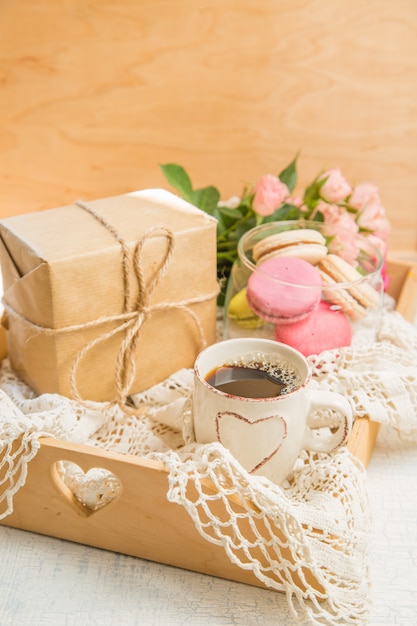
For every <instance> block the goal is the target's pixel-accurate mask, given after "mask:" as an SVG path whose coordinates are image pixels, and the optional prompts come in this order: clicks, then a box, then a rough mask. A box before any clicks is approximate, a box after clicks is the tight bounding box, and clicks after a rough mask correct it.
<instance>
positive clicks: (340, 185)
mask: <svg viewBox="0 0 417 626" xmlns="http://www.w3.org/2000/svg"><path fill="white" fill-rule="evenodd" d="M323 178H326V179H327V180H326V182H325V183H324V185H323V186H322V188H321V189H320V196H321V197H322V198H323V199H324V200H326V201H327V202H341V201H342V200H346V198H347V197H348V196H349V195H350V194H351V193H352V188H351V186H350V185H349V183H348V182H347V180H346V179H345V177H344V176H343V174H342V172H341V171H340V169H338V168H333V169H330V170H327V171H326V172H324V174H322V175H321V176H320V178H319V181H320V180H323Z"/></svg>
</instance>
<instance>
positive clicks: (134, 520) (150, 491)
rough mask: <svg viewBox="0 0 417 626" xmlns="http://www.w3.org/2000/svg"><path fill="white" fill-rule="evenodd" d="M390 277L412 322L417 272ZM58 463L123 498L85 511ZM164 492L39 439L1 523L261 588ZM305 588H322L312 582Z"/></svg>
mask: <svg viewBox="0 0 417 626" xmlns="http://www.w3.org/2000/svg"><path fill="white" fill-rule="evenodd" d="M389 272H390V276H391V292H392V293H393V295H394V296H395V297H396V299H397V309H398V310H399V311H400V312H401V313H402V314H403V315H404V316H405V317H406V318H407V319H409V320H413V319H414V317H415V315H416V309H417V266H416V265H414V264H412V263H406V262H404V261H392V263H391V262H390V266H389ZM0 348H1V346H0ZM3 351H4V347H3ZM378 430H379V425H378V424H376V423H374V422H371V421H370V420H368V419H357V420H356V421H355V424H354V427H353V432H352V435H351V438H350V442H349V449H350V450H351V451H352V453H354V454H355V455H356V456H357V457H358V458H359V459H361V460H362V462H363V463H364V464H365V466H366V465H367V464H368V463H369V460H370V458H371V455H372V450H373V447H374V444H375V441H376V438H377V435H378ZM62 460H67V461H70V462H72V463H76V464H77V465H78V466H79V467H80V468H81V469H82V470H83V471H84V472H87V471H88V470H89V469H92V468H97V467H100V468H104V469H106V470H108V471H110V472H111V473H113V474H114V475H115V476H117V478H118V479H119V481H120V483H121V485H122V489H121V493H120V494H119V495H118V496H117V497H116V498H115V499H114V500H113V501H112V502H110V503H109V504H107V505H106V506H104V507H103V508H101V509H98V510H96V511H91V509H87V508H85V507H83V506H82V505H80V503H79V502H78V501H77V500H76V498H75V497H74V495H73V494H72V492H70V490H69V489H68V488H67V487H66V486H65V485H64V484H63V483H62V481H61V480H60V478H59V475H58V473H57V470H56V464H57V463H58V462H59V461H62ZM167 487H168V483H167V471H166V469H165V467H164V465H163V464H162V463H159V462H156V461H151V460H147V459H144V458H138V457H134V456H130V455H122V454H118V453H113V452H107V451H104V450H101V449H96V448H92V447H88V446H83V445H75V444H69V443H67V442H63V441H58V440H54V439H47V438H43V439H41V448H40V450H39V452H38V454H37V455H36V457H35V458H34V459H33V460H32V461H31V462H30V464H29V467H28V475H27V479H26V483H25V485H24V486H23V487H22V488H21V489H20V490H19V491H18V492H17V494H16V495H15V497H14V512H13V513H12V514H11V515H10V516H8V517H7V518H6V519H4V520H3V521H2V523H3V524H4V525H7V526H12V527H15V528H20V529H24V530H29V531H32V532H36V533H40V534H45V535H50V536H53V537H58V538H61V539H67V540H70V541H74V542H78V543H83V544H87V545H91V546H95V547H98V548H104V549H106V550H112V551H115V552H120V553H123V554H129V555H132V556H137V557H141V558H144V559H149V560H152V561H158V562H160V563H165V564H169V565H174V566H176V567H181V568H184V569H189V570H193V571H197V572H201V573H205V574H210V575H213V576H218V577H221V578H227V579H230V580H235V581H238V582H243V583H247V584H251V585H256V586H261V587H262V586H263V584H262V583H261V582H260V581H259V580H258V579H257V578H256V577H255V576H254V575H253V574H252V572H251V571H249V570H243V569H241V568H240V567H238V566H237V565H234V564H233V563H232V562H231V561H230V560H229V558H228V557H227V555H226V553H225V552H224V550H223V548H222V547H219V546H216V545H214V544H212V543H209V542H208V541H206V540H205V539H204V538H203V537H201V536H200V535H199V533H198V532H197V530H196V529H195V527H194V524H193V522H192V520H191V518H190V517H189V516H188V514H187V513H186V512H185V510H184V509H183V508H182V507H180V506H178V505H176V504H172V503H170V502H168V501H167V499H166V493H167ZM283 556H288V555H285V554H283ZM260 558H262V557H261V556H260ZM307 575H308V576H309V573H308V572H307ZM277 582H282V581H279V580H277ZM296 583H297V584H298V583H299V581H297V580H296ZM310 583H311V584H313V585H314V586H315V587H316V588H318V589H320V586H319V585H318V583H317V580H316V579H315V578H314V576H313V575H310ZM299 586H301V583H300V584H299Z"/></svg>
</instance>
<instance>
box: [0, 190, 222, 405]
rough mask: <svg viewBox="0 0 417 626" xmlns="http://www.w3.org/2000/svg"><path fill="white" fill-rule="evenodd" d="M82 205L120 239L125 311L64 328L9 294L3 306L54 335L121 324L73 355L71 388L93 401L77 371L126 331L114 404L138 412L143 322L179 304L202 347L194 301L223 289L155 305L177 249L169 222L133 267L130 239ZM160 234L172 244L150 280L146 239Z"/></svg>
mask: <svg viewBox="0 0 417 626" xmlns="http://www.w3.org/2000/svg"><path fill="white" fill-rule="evenodd" d="M75 204H76V205H77V206H78V207H80V208H81V209H83V210H85V211H87V212H88V213H89V214H90V215H91V216H92V217H93V218H94V219H96V220H97V221H98V222H99V223H100V224H102V225H103V227H104V228H106V230H108V231H109V232H110V233H111V234H112V235H113V236H114V238H115V239H116V240H117V241H118V243H119V245H120V247H121V251H122V273H123V294H124V305H123V313H121V314H117V315H108V316H102V317H100V318H97V319H95V320H91V321H89V322H86V323H83V324H72V325H69V326H65V327H62V328H58V329H55V328H47V327H44V326H40V325H38V324H35V323H33V322H31V321H30V320H28V319H27V318H26V317H25V316H23V315H21V314H20V313H18V312H17V311H16V310H15V309H14V308H13V307H11V306H10V305H9V304H8V303H7V300H6V295H7V294H5V295H4V297H3V302H4V308H5V311H6V312H7V314H8V315H9V316H10V317H11V318H15V319H18V320H19V321H20V322H21V323H23V324H24V325H25V326H26V327H28V328H29V329H30V330H31V331H32V332H35V333H39V334H43V335H47V336H51V335H65V334H70V333H74V332H77V331H83V330H89V329H93V328H97V327H100V326H103V325H105V324H109V323H113V324H116V325H115V326H114V328H112V329H111V330H109V331H107V332H103V333H101V334H99V335H98V336H97V337H95V338H94V339H92V340H91V341H89V342H88V343H87V344H86V345H85V346H84V347H83V348H82V349H81V350H79V352H78V353H77V355H76V356H75V358H74V361H73V363H72V366H71V370H70V389H71V396H72V397H73V399H75V400H77V401H78V402H80V403H82V404H84V405H86V404H87V405H88V404H89V403H88V401H86V400H84V399H83V398H82V397H81V395H80V393H79V390H78V385H77V373H78V369H79V367H80V363H81V361H83V360H84V359H85V357H86V356H87V355H88V354H89V353H90V352H91V351H92V350H93V349H95V348H96V347H97V346H99V345H101V344H103V343H105V342H107V341H109V340H110V339H111V338H112V337H114V336H116V335H117V334H118V333H122V334H123V338H122V339H121V341H120V345H119V349H118V352H117V356H116V361H115V372H114V382H115V397H114V400H112V401H111V402H110V403H108V404H109V405H117V406H119V407H120V408H121V409H122V410H123V412H128V413H135V412H137V409H136V410H135V409H134V408H131V407H129V406H128V405H127V404H126V401H127V397H128V395H129V391H130V389H131V387H132V385H133V383H134V380H135V377H136V371H137V364H136V355H137V345H138V342H139V336H140V332H141V329H142V326H143V324H144V322H145V321H146V319H147V318H148V317H149V316H150V315H152V314H153V313H154V312H156V311H169V310H179V311H183V312H184V313H185V314H186V315H187V316H188V317H189V318H190V319H191V320H192V322H193V323H194V326H195V328H196V330H197V334H198V339H199V344H200V348H203V347H204V346H205V345H206V343H207V341H206V338H205V334H204V328H203V326H202V324H201V321H200V319H199V317H198V316H197V314H196V313H195V311H193V310H192V308H191V306H192V305H194V304H198V303H202V302H205V301H208V300H210V299H212V298H215V297H216V296H217V295H218V289H216V290H215V291H214V292H213V293H209V294H204V295H201V296H197V297H194V298H188V299H186V300H182V301H179V302H174V303H170V302H161V303H156V304H153V305H150V299H151V296H152V293H153V291H154V290H155V288H156V287H157V285H158V284H159V282H160V280H161V278H162V277H163V275H164V274H165V273H166V270H167V268H168V266H169V263H170V262H171V259H172V255H173V251H174V244H175V240H174V235H173V233H172V232H171V231H170V230H168V229H167V228H165V227H161V226H154V227H151V228H149V229H148V230H147V231H146V232H145V234H144V235H143V236H142V237H141V238H140V239H139V241H138V242H137V243H136V245H135V247H134V250H133V259H132V265H133V272H131V270H130V267H131V263H130V262H131V254H130V251H129V247H128V245H127V243H126V241H125V240H124V239H123V238H122V237H121V236H120V234H119V233H118V232H117V230H116V229H115V228H114V227H113V226H112V225H111V224H110V223H109V222H108V221H107V220H106V219H105V218H104V217H103V216H102V215H100V214H99V213H97V212H96V211H94V210H93V209H92V208H91V207H90V206H89V205H87V204H86V203H84V202H81V201H77V202H76V203H75ZM155 236H162V237H165V238H166V241H167V245H166V249H165V252H164V255H163V257H162V259H161V261H160V264H159V267H158V268H157V270H156V271H155V272H154V275H153V277H152V279H151V280H150V281H149V282H148V284H146V281H145V276H144V271H143V250H144V246H145V244H146V241H147V240H148V239H149V238H151V237H155ZM133 278H134V280H135V281H136V284H137V287H138V296H137V299H136V302H135V303H134V305H133V310H129V306H130V301H131V299H132V290H133V287H132V279H133Z"/></svg>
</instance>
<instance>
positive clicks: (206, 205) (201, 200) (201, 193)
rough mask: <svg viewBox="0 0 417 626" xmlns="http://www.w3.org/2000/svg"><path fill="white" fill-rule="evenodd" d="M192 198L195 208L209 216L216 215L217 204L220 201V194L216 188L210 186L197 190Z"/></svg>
mask: <svg viewBox="0 0 417 626" xmlns="http://www.w3.org/2000/svg"><path fill="white" fill-rule="evenodd" d="M192 198H193V199H192V200H191V202H192V203H193V204H195V206H197V207H199V208H200V209H201V210H202V211H205V212H206V213H208V214H209V215H214V212H215V210H216V208H217V203H218V201H219V200H220V193H219V191H218V189H216V187H213V186H212V185H208V186H207V187H203V188H202V189H195V190H194V191H193V195H192Z"/></svg>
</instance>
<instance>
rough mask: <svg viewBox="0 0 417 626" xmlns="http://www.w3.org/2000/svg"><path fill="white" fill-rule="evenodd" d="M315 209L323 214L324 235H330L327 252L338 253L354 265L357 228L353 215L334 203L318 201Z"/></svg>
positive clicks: (356, 251) (356, 252) (356, 250)
mask: <svg viewBox="0 0 417 626" xmlns="http://www.w3.org/2000/svg"><path fill="white" fill-rule="evenodd" d="M317 210H318V211H320V213H322V214H323V216H324V232H325V235H326V237H331V240H330V242H329V245H328V249H329V252H331V253H333V254H338V255H339V256H341V257H342V258H343V259H345V261H347V262H348V263H351V264H352V265H356V259H357V256H358V254H359V243H358V240H357V235H358V231H359V228H358V225H357V224H356V222H355V220H354V219H353V217H352V216H351V215H350V213H347V212H346V211H345V209H343V208H341V207H339V206H337V205H336V204H327V203H325V202H320V203H319V205H318V206H317Z"/></svg>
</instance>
